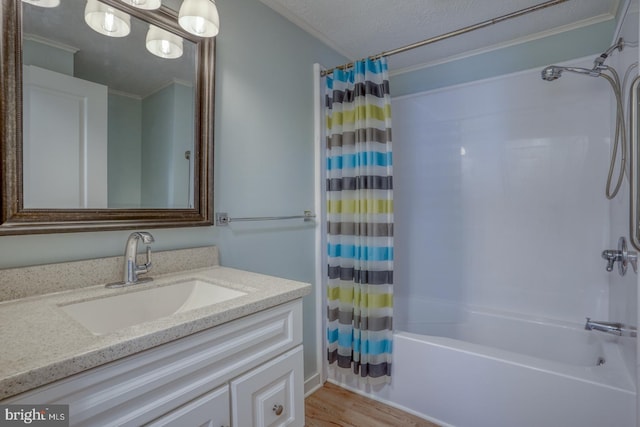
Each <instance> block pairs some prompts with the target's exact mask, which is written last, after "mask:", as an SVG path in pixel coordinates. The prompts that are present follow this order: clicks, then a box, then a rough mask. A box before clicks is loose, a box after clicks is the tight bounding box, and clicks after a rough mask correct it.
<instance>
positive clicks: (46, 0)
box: [22, 0, 60, 7]
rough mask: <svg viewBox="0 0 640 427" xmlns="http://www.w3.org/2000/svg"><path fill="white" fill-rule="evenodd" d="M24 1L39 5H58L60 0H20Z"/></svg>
mask: <svg viewBox="0 0 640 427" xmlns="http://www.w3.org/2000/svg"><path fill="white" fill-rule="evenodd" d="M22 1H23V2H25V3H29V4H32V5H34V6H40V7H58V5H60V0H22Z"/></svg>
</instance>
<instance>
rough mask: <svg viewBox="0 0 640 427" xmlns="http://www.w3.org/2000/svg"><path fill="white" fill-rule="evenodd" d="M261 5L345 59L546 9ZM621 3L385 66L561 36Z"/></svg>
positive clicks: (528, 23) (492, 30)
mask: <svg viewBox="0 0 640 427" xmlns="http://www.w3.org/2000/svg"><path fill="white" fill-rule="evenodd" d="M260 1H262V2H263V3H265V4H266V5H267V6H269V7H271V8H272V9H274V10H275V11H277V12H278V13H280V14H281V15H283V16H284V17H286V18H287V19H289V20H291V21H292V22H294V23H296V24H297V25H299V26H300V27H301V28H303V29H304V30H306V31H307V32H309V33H311V34H312V35H314V36H316V37H317V38H319V39H320V40H322V41H324V42H325V43H326V44H328V45H329V46H331V47H332V48H334V49H335V50H337V51H338V52H340V53H342V54H343V55H345V56H347V57H348V58H350V59H358V58H364V57H367V56H372V55H375V54H378V53H381V52H384V51H388V50H392V49H395V48H399V47H402V46H406V45H409V44H412V43H415V42H418V41H421V40H425V39H427V38H430V37H434V36H437V35H440V34H444V33H447V32H450V31H454V30H457V29H459V28H463V27H466V26H469V25H473V24H477V23H479V22H483V21H486V20H489V19H493V18H495V17H498V16H502V15H505V14H508V13H512V12H515V11H518V10H521V9H525V8H528V7H531V6H534V5H537V4H540V3H544V1H543V0H484V1H478V0H348V1H344V0H260ZM622 3H623V2H622V1H621V0H569V1H567V2H564V3H561V4H559V5H555V6H552V7H548V8H545V9H542V10H538V11H535V12H532V13H529V14H527V15H524V16H521V17H518V18H514V19H511V20H508V21H503V22H500V23H497V24H496V25H492V26H490V27H487V28H483V29H480V30H477V31H473V32H471V33H468V34H465V35H460V36H457V37H454V38H451V39H447V40H444V41H440V42H437V43H435V44H432V45H429V46H425V47H421V48H418V49H414V50H412V51H410V52H407V53H402V54H399V55H395V56H393V57H392V59H391V60H390V66H391V68H393V69H402V68H407V67H415V66H420V65H424V64H428V63H434V62H438V61H443V60H445V59H447V58H451V57H454V56H457V55H462V54H465V53H468V52H471V51H474V50H478V49H487V48H491V47H494V46H499V45H501V44H505V43H512V42H514V41H517V40H519V39H520V40H522V39H524V38H532V37H535V36H536V35H539V34H540V33H548V32H561V31H565V30H567V29H570V28H575V27H576V26H582V25H587V24H590V23H596V22H601V21H604V20H609V19H614V18H615V15H616V12H617V9H618V7H620V5H621V4H622ZM325 65H329V64H325ZM332 65H337V64H332Z"/></svg>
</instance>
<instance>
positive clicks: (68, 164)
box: [23, 66, 107, 209]
mask: <svg viewBox="0 0 640 427" xmlns="http://www.w3.org/2000/svg"><path fill="white" fill-rule="evenodd" d="M23 76H24V78H23V87H24V91H23V92H24V94H23V99H24V117H23V132H24V135H23V140H24V141H23V192H24V207H25V208H68V209H73V208H106V207H107V87H106V86H103V85H99V84H96V83H92V82H88V81H86V80H81V79H77V78H75V77H71V76H68V75H65V74H60V73H56V72H53V71H49V70H45V69H42V68H38V67H35V66H26V67H24V73H23Z"/></svg>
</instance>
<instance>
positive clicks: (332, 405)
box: [305, 383, 438, 427]
mask: <svg viewBox="0 0 640 427" xmlns="http://www.w3.org/2000/svg"><path fill="white" fill-rule="evenodd" d="M305 415H306V419H305V425H306V427H330V426H340V427H347V426H350V427H389V426H393V427H395V426H399V427H408V426H416V427H438V425H436V424H433V423H430V422H429V421H426V420H423V419H422V418H419V417H416V416H414V415H411V414H408V413H406V412H403V411H401V410H399V409H396V408H392V407H391V406H388V405H384V404H382V403H380V402H376V401H375V400H371V399H368V398H366V397H364V396H360V395H359V394H356V393H352V392H350V391H348V390H345V389H343V388H341V387H338V386H336V385H334V384H331V383H326V384H325V385H324V386H323V387H322V388H321V389H319V390H318V391H316V392H314V393H313V394H312V395H310V396H309V397H307V398H306V399H305Z"/></svg>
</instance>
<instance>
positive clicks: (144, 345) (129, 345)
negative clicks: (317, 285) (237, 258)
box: [0, 266, 311, 399]
mask: <svg viewBox="0 0 640 427" xmlns="http://www.w3.org/2000/svg"><path fill="white" fill-rule="evenodd" d="M192 278H197V279H201V280H210V281H212V282H214V283H216V284H219V285H222V286H226V287H229V288H232V289H237V290H241V291H244V292H247V294H246V295H244V296H240V297H237V298H234V299H231V300H227V301H223V302H220V303H217V304H214V305H210V306H208V307H202V308H198V309H195V310H191V311H187V312H184V313H178V314H174V315H173V316H171V317H164V318H161V319H157V320H154V321H150V322H145V323H142V324H139V325H135V326H131V327H127V328H124V329H121V330H118V331H115V332H112V333H108V334H104V335H94V334H92V333H91V332H90V331H89V330H87V329H85V328H84V327H83V326H82V325H80V324H79V323H78V322H76V321H75V320H73V319H72V318H71V317H70V316H68V315H67V314H66V313H64V312H63V311H62V310H61V309H60V308H59V306H60V305H65V304H69V303H73V302H79V301H83V300H89V299H94V298H101V297H105V296H110V295H115V294H119V293H123V292H137V291H139V290H143V289H146V288H149V287H157V286H162V285H167V284H171V283H174V282H177V281H180V280H184V279H192ZM310 291H311V285H309V284H308V283H302V282H297V281H293V280H288V279H282V278H278V277H273V276H267V275H263V274H257V273H251V272H247V271H242V270H236V269H232V268H227V267H221V266H213V267H207V268H201V269H195V270H189V271H182V272H179V273H170V274H165V275H160V276H156V277H155V278H154V281H153V282H150V283H145V284H140V285H136V286H134V287H129V288H121V289H118V290H114V289H106V288H105V287H104V286H103V285H98V286H92V287H88V288H82V289H76V290H70V291H62V292H56V293H52V294H47V295H40V296H32V297H27V298H23V299H17V300H11V301H5V302H0V343H1V345H0V399H6V398H9V397H11V396H14V395H17V394H19V393H23V392H25V391H28V390H31V389H34V388H37V387H39V386H42V385H45V384H49V383H51V382H53V381H56V380H60V379H63V378H66V377H68V376H71V375H74V374H77V373H80V372H83V371H86V370H88V369H91V368H94V367H97V366H100V365H104V364H106V363H109V362H112V361H115V360H118V359H121V358H123V357H126V356H129V355H132V354H135V353H138V352H140V351H143V350H147V349H150V348H153V347H156V346H158V345H161V344H165V343H168V342H171V341H174V340H176V339H179V338H182V337H185V336H187V335H190V334H193V333H196V332H199V331H203V330H205V329H208V328H211V327H214V326H218V325H221V324H223V323H226V322H229V321H231V320H235V319H238V318H241V317H244V316H247V315H250V314H253V313H256V312H258V311H262V310H265V309H268V308H271V307H274V306H277V305H280V304H283V303H286V302H288V301H291V300H294V299H297V298H301V297H303V296H305V295H306V294H308V293H309V292H310ZM116 315H117V313H116Z"/></svg>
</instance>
